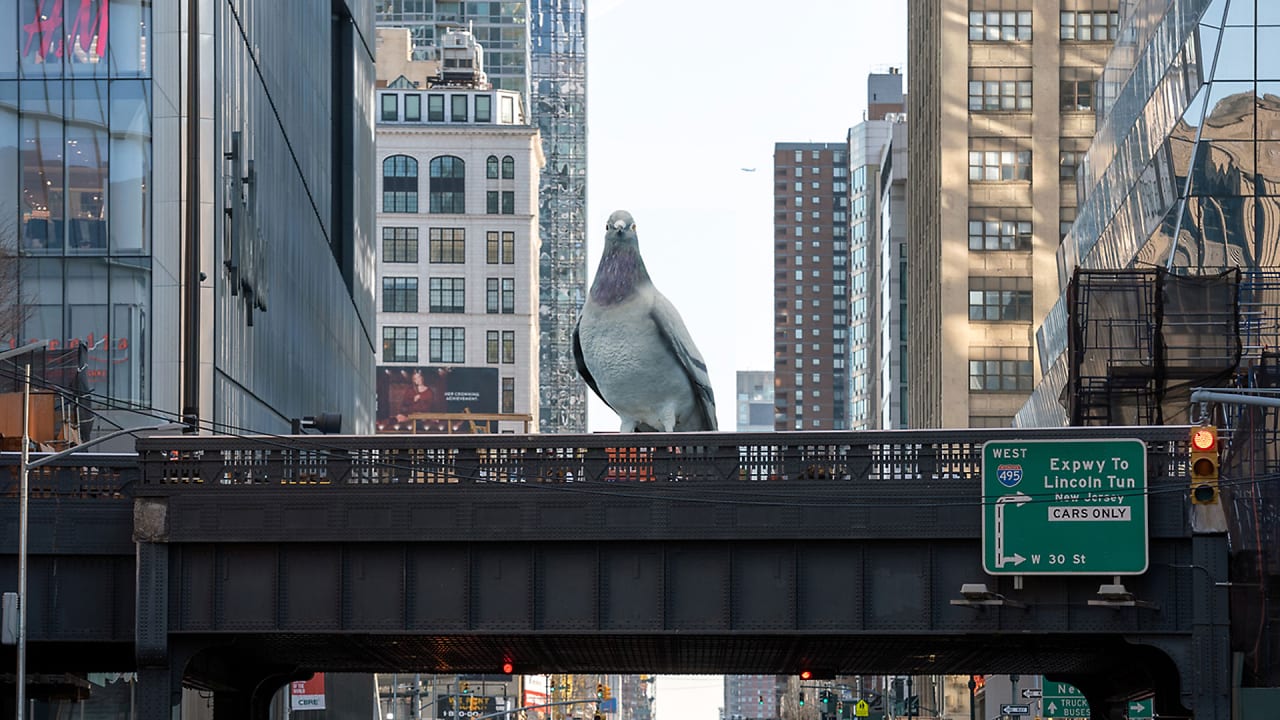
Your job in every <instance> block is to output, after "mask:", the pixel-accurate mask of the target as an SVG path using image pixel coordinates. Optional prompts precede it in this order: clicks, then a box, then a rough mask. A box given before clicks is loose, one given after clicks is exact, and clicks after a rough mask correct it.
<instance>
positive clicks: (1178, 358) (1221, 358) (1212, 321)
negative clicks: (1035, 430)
mask: <svg viewBox="0 0 1280 720" xmlns="http://www.w3.org/2000/svg"><path fill="white" fill-rule="evenodd" d="M1068 321H1069V327H1070V336H1069V340H1068V353H1069V354H1068V360H1069V363H1068V364H1069V368H1070V379H1069V380H1068V382H1067V385H1066V387H1065V390H1064V393H1065V394H1066V397H1065V398H1063V400H1064V403H1063V404H1064V406H1065V407H1066V408H1067V411H1068V417H1070V418H1071V423H1072V424H1073V425H1162V424H1177V423H1186V424H1195V423H1200V422H1207V423H1210V424H1213V425H1215V426H1217V427H1218V428H1219V431H1220V437H1222V438H1223V439H1224V442H1223V448H1224V450H1223V454H1222V464H1221V471H1222V482H1221V502H1222V503H1223V510H1224V513H1225V515H1226V520H1227V534H1228V537H1229V539H1230V547H1231V635H1232V642H1231V645H1232V650H1233V651H1236V652H1239V653H1241V654H1242V658H1243V660H1244V662H1243V667H1242V668H1241V669H1242V673H1243V677H1242V681H1243V684H1244V685H1245V686H1253V687H1275V686H1278V685H1280V663H1277V660H1280V632H1277V630H1278V629H1280V512H1278V507H1277V498H1280V273H1276V272H1261V271H1250V272H1246V273H1242V272H1241V271H1240V270H1229V271H1227V272H1224V273H1222V274H1220V275H1199V276H1187V275H1173V274H1171V273H1168V272H1166V271H1164V270H1160V269H1152V270H1114V271H1104V270H1080V271H1077V273H1076V275H1075V277H1074V278H1073V280H1072V283H1071V285H1070V287H1069V288H1068ZM1200 387H1203V388H1231V389H1232V392H1235V393H1243V394H1250V395H1263V396H1272V397H1275V398H1277V403H1276V405H1256V404H1244V403H1230V402H1222V403H1218V404H1210V403H1203V404H1199V403H1197V404H1193V403H1192V402H1191V391H1192V390H1194V389H1195V388H1200Z"/></svg>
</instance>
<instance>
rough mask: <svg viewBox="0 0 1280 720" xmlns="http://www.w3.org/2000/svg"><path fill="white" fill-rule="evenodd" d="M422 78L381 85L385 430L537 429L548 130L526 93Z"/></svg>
mask: <svg viewBox="0 0 1280 720" xmlns="http://www.w3.org/2000/svg"><path fill="white" fill-rule="evenodd" d="M416 85H417V83H414V82H413V81H411V80H409V79H407V78H404V77H400V78H397V79H394V80H392V81H391V83H390V87H384V88H380V89H379V90H378V101H377V102H378V111H379V115H378V124H377V162H378V165H377V167H378V168H379V169H380V173H379V177H378V206H377V208H378V212H377V233H376V236H375V237H376V238H377V241H378V254H377V274H378V278H377V285H376V287H377V288H378V292H379V295H378V336H379V337H380V338H381V339H382V346H381V351H380V355H379V358H378V393H379V397H378V412H377V427H378V431H379V432H424V431H425V432H459V431H461V432H473V431H477V430H479V431H489V432H532V431H535V430H536V428H537V414H538V383H537V378H538V332H539V326H538V315H537V308H538V258H539V256H538V253H539V241H538V214H537V198H538V182H539V177H540V171H541V168H542V166H543V163H544V161H543V154H542V150H541V141H540V137H539V133H538V129H537V128H536V127H534V126H532V125H530V124H529V121H528V118H527V116H526V114H525V110H524V107H523V103H522V101H521V97H520V93H518V92H514V91H509V90H495V89H491V88H477V87H460V86H444V85H436V86H433V87H417V86H416ZM419 372H421V373H422V375H424V376H425V377H422V378H420V377H415V375H416V373H419ZM424 385H428V386H431V390H430V391H423V393H420V392H418V391H419V390H421V389H422V387H423V386H424ZM424 393H425V394H430V395H432V396H433V397H434V405H430V406H428V405H427V403H426V402H425V401H422V400H421V398H422V397H423V395H424ZM441 396H443V397H441ZM415 402H418V403H419V404H417V405H414V403H415ZM462 414H470V415H480V416H483V415H495V414H501V415H505V416H513V417H511V418H504V419H502V420H500V421H498V420H494V419H492V418H491V419H490V420H489V421H486V422H487V423H490V424H484V425H477V424H474V423H468V422H466V421H465V420H459V419H458V418H457V417H456V416H458V415H462ZM422 415H433V416H440V415H444V416H448V418H449V419H448V420H447V421H445V422H434V423H433V422H427V421H423V420H422V418H421V416H422ZM411 416H417V417H416V419H415V417H411Z"/></svg>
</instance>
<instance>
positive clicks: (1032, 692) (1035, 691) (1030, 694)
mask: <svg viewBox="0 0 1280 720" xmlns="http://www.w3.org/2000/svg"><path fill="white" fill-rule="evenodd" d="M1042 695H1044V691H1043V690H1041V689H1040V688H1022V697H1024V698H1026V699H1028V700H1030V699H1031V698H1038V697H1040V696H1042Z"/></svg>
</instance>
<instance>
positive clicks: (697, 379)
mask: <svg viewBox="0 0 1280 720" xmlns="http://www.w3.org/2000/svg"><path fill="white" fill-rule="evenodd" d="M649 314H650V316H651V317H652V318H653V322H654V324H655V325H657V326H658V334H659V335H660V336H661V337H662V339H663V341H664V342H666V343H667V346H668V347H669V348H671V352H672V353H674V354H675V356H676V360H677V361H678V362H679V363H680V367H682V368H684V374H685V375H686V376H687V377H688V378H689V384H690V385H692V386H693V392H694V395H695V398H694V399H695V400H696V401H697V403H698V409H699V410H700V411H701V413H702V421H703V422H702V427H703V428H704V429H706V430H715V429H716V401H715V396H714V395H713V394H712V392H711V377H710V376H709V375H708V374H707V363H706V362H705V361H703V359H702V355H701V354H699V353H698V348H697V347H696V346H695V345H694V344H693V338H692V337H690V336H689V330H688V329H687V328H685V326H684V321H683V320H681V319H680V313H678V312H676V308H675V306H674V305H672V304H671V301H670V300H668V299H667V298H666V296H664V295H663V294H662V293H659V292H657V290H654V299H653V307H652V308H651V309H650V311H649Z"/></svg>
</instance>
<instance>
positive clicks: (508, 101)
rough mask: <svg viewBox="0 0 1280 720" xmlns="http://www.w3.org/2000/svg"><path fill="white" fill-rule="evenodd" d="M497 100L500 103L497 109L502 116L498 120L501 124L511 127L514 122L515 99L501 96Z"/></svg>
mask: <svg viewBox="0 0 1280 720" xmlns="http://www.w3.org/2000/svg"><path fill="white" fill-rule="evenodd" d="M498 100H499V102H500V105H499V109H500V111H501V113H502V116H501V118H500V120H501V121H502V124H503V125H511V124H512V123H514V122H515V121H516V100H515V98H512V97H507V96H506V95H503V96H502V97H500V98H498Z"/></svg>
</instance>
